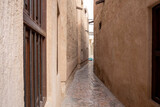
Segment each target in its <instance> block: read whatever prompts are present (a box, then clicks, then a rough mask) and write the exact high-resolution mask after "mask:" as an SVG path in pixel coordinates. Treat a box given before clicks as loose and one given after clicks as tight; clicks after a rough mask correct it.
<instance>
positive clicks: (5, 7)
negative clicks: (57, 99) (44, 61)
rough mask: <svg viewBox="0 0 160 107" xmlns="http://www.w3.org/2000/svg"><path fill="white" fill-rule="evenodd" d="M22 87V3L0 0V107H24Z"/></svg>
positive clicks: (16, 0) (20, 1)
mask: <svg viewBox="0 0 160 107" xmlns="http://www.w3.org/2000/svg"><path fill="white" fill-rule="evenodd" d="M17 29H18V30H17ZM23 87H24V86H23V2H22V0H0V107H24V91H23V89H24V88H23Z"/></svg>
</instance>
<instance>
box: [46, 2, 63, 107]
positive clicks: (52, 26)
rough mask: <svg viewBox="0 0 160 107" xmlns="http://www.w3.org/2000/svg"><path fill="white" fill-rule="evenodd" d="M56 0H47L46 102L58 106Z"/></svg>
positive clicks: (59, 95)
mask: <svg viewBox="0 0 160 107" xmlns="http://www.w3.org/2000/svg"><path fill="white" fill-rule="evenodd" d="M57 17H58V16H57V0H47V103H46V105H45V107H60V104H61V83H60V75H59V74H57V64H58V63H57V53H58V52H57V34H58V32H57V31H58V30H57V28H58V27H57V21H58V19H57Z"/></svg>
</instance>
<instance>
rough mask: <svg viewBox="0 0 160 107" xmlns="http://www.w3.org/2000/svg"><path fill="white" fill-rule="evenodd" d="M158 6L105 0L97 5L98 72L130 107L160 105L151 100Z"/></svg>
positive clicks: (149, 0) (150, 1)
mask: <svg viewBox="0 0 160 107" xmlns="http://www.w3.org/2000/svg"><path fill="white" fill-rule="evenodd" d="M96 1H97V0H95V2H96ZM157 3H159V0H105V3H104V4H103V3H102V4H99V5H94V13H95V14H94V20H95V27H94V31H95V32H94V33H95V47H94V49H95V65H94V67H95V73H96V74H97V75H98V77H99V78H100V79H101V80H102V81H103V82H104V83H105V85H106V86H107V87H108V88H109V89H110V90H111V91H112V92H113V93H114V95H115V96H116V97H118V99H119V100H120V101H122V103H123V104H124V105H126V107H159V106H160V105H158V104H156V103H155V102H154V101H153V100H152V99H151V72H152V71H151V53H152V51H151V38H152V17H151V16H152V13H151V12H152V11H151V10H152V7H153V6H155V5H156V4H157ZM100 21H101V22H102V28H101V30H99V23H100Z"/></svg>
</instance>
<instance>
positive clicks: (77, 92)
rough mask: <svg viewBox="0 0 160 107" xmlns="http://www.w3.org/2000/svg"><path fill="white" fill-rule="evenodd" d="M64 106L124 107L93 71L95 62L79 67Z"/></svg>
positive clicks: (63, 103)
mask: <svg viewBox="0 0 160 107" xmlns="http://www.w3.org/2000/svg"><path fill="white" fill-rule="evenodd" d="M62 107H124V106H123V105H122V104H121V103H120V102H119V101H118V100H117V99H116V98H115V97H114V96H113V94H112V93H111V92H110V91H109V89H107V88H106V86H104V84H103V83H102V82H101V81H100V80H99V79H98V78H97V76H96V75H95V74H94V73H93V62H89V63H88V64H87V65H84V66H83V67H82V68H81V69H79V70H78V71H77V72H76V73H75V75H74V79H73V82H72V83H71V84H70V86H69V88H68V90H67V93H66V97H65V98H64V101H63V102H62Z"/></svg>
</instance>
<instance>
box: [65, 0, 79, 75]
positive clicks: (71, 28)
mask: <svg viewBox="0 0 160 107" xmlns="http://www.w3.org/2000/svg"><path fill="white" fill-rule="evenodd" d="M77 64H78V35H77V13H76V0H67V77H69V76H70V74H71V73H72V71H73V70H74V69H75V67H76V66H77Z"/></svg>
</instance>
